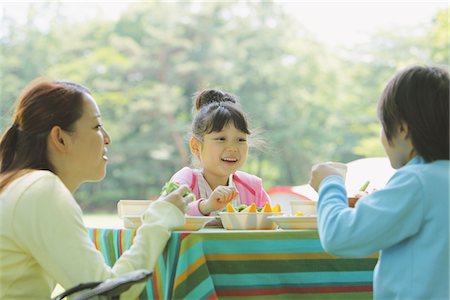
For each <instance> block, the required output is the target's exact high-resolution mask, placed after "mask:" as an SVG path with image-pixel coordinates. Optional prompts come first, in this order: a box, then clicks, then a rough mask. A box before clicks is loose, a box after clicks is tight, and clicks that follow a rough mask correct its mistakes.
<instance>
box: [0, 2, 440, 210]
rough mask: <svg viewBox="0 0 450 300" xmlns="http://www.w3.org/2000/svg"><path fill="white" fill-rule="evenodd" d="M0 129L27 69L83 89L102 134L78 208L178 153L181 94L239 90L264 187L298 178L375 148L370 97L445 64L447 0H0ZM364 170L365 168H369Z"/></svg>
mask: <svg viewBox="0 0 450 300" xmlns="http://www.w3.org/2000/svg"><path fill="white" fill-rule="evenodd" d="M0 7H1V9H0V51H1V52H0V61H1V69H0V116H1V120H0V130H1V132H3V131H4V129H5V128H6V127H7V126H9V124H10V122H11V116H12V113H13V112H12V107H13V105H14V102H15V100H16V97H17V96H18V95H19V93H20V91H21V90H22V89H23V88H24V87H25V86H26V84H27V83H28V82H29V81H30V80H32V79H34V78H35V77H37V76H49V77H52V78H55V79H56V78H57V79H68V80H73V81H76V82H79V83H81V84H84V85H86V86H88V87H89V88H90V89H91V91H92V92H93V95H94V98H95V99H96V100H97V102H98V104H99V106H100V109H101V112H102V115H103V122H104V125H105V127H106V129H107V130H108V131H109V133H110V134H111V136H112V140H113V142H112V144H111V145H110V146H109V153H108V156H109V158H110V160H109V166H108V174H107V176H106V178H105V179H104V180H103V181H102V182H100V183H88V184H84V185H83V186H82V187H81V188H80V189H79V190H78V191H77V193H76V198H77V200H78V201H79V202H80V204H81V206H82V208H83V209H84V210H85V211H87V212H94V213H95V212H115V210H116V203H117V201H118V200H119V199H148V198H154V197H155V196H157V195H158V194H159V192H160V190H161V187H162V186H163V184H164V183H165V182H166V181H168V180H169V179H170V177H171V176H172V174H173V173H175V172H176V171H177V170H178V169H180V168H182V167H183V166H186V165H189V164H190V154H189V149H188V144H187V134H188V132H189V129H190V124H191V120H192V96H193V94H194V93H195V92H196V91H198V90H201V89H205V88H212V87H216V88H221V89H224V90H226V91H228V92H231V93H234V94H236V95H237V96H239V98H240V101H241V104H242V106H243V107H244V110H245V111H246V112H247V114H248V115H249V117H250V122H251V126H252V128H255V129H260V130H262V137H263V139H264V140H265V141H266V147H265V148H263V149H251V151H250V155H249V158H248V160H247V163H246V165H245V167H244V170H245V171H248V172H250V173H254V174H256V175H258V176H260V177H262V178H263V182H264V186H265V188H266V189H268V188H270V187H273V186H277V185H301V184H305V183H307V182H308V177H309V172H310V169H311V166H312V165H313V164H315V163H317V162H320V161H330V160H332V161H341V162H349V161H353V160H356V159H359V158H365V157H376V156H384V152H383V149H382V147H381V145H380V143H379V125H378V121H377V116H376V103H377V100H378V97H379V95H380V93H381V91H382V89H383V87H384V85H385V84H386V83H387V81H388V80H389V79H390V78H391V77H392V76H393V74H394V73H395V72H396V71H398V70H399V69H401V68H404V67H406V66H408V65H411V64H428V63H433V64H445V65H448V63H449V52H448V51H449V38H448V37H449V35H448V13H449V8H448V2H447V1H444V2H442V1H438V2H432V1H431V2H430V1H427V2H394V3H391V2H389V3H388V2H381V3H376V2H346V3H340V2H318V3H315V2H287V1H251V2H248V1H207V2H206V1H203V2H199V1H195V2H188V1H170V2H167V1H147V2H120V3H119V2H89V3H87V2H86V3H74V2H64V1H58V2H21V3H4V2H2V3H1V4H0ZM368 172H370V170H368Z"/></svg>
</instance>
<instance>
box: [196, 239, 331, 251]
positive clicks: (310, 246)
mask: <svg viewBox="0 0 450 300" xmlns="http://www.w3.org/2000/svg"><path fill="white" fill-rule="evenodd" d="M202 244H203V247H204V252H205V253H206V254H209V253H220V254H234V253H238V254H248V253H310V252H321V253H322V252H324V250H323V248H322V245H321V244H320V241H319V240H298V241H294V240H277V241H274V240H242V241H239V242H237V243H231V242H229V241H222V240H220V241H219V240H205V241H203V243H202Z"/></svg>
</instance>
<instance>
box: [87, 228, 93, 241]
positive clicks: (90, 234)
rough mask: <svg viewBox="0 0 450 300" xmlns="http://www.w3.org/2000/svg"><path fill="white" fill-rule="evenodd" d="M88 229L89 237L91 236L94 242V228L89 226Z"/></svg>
mask: <svg viewBox="0 0 450 300" xmlns="http://www.w3.org/2000/svg"><path fill="white" fill-rule="evenodd" d="M87 230H88V234H89V237H90V238H91V241H92V242H93V241H94V228H88V229H87Z"/></svg>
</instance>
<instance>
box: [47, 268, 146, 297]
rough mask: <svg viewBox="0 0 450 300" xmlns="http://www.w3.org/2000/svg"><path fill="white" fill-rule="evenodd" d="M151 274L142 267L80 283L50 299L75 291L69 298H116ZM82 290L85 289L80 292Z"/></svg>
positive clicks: (65, 295) (69, 294) (68, 294)
mask: <svg viewBox="0 0 450 300" xmlns="http://www.w3.org/2000/svg"><path fill="white" fill-rule="evenodd" d="M152 274H153V273H152V272H150V271H147V270H144V269H142V270H136V271H132V272H129V273H126V274H123V275H121V276H119V277H116V278H110V279H106V280H104V281H98V282H88V283H81V284H79V285H77V286H75V287H73V288H70V289H68V290H66V291H65V292H64V293H62V294H60V295H58V296H56V297H55V298H52V299H51V300H62V299H64V298H66V297H67V296H71V295H73V294H75V293H78V294H77V295H74V296H71V298H70V299H73V300H87V299H92V298H96V299H108V300H116V299H119V298H120V294H122V293H123V292H125V291H127V290H128V289H129V288H130V287H131V286H133V285H134V284H137V283H140V282H145V281H147V280H148V279H149V278H150V276H151V275H152ZM84 290H87V291H86V292H82V291H84ZM80 292H82V293H80Z"/></svg>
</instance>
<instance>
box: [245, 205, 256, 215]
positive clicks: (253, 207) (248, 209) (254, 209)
mask: <svg viewBox="0 0 450 300" xmlns="http://www.w3.org/2000/svg"><path fill="white" fill-rule="evenodd" d="M242 212H254V213H255V212H256V204H255V203H252V204H251V205H249V206H247V207H246V208H245V209H244V210H243V211H242Z"/></svg>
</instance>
